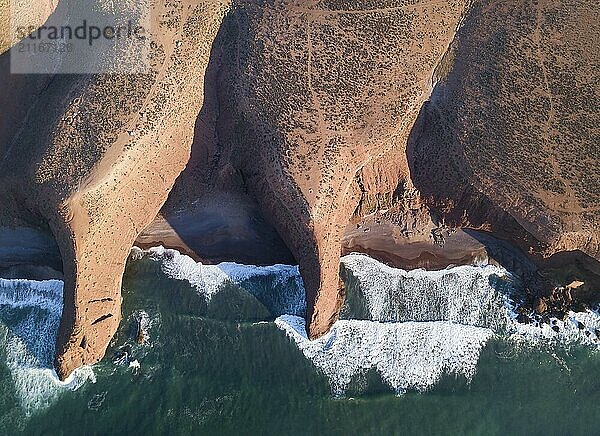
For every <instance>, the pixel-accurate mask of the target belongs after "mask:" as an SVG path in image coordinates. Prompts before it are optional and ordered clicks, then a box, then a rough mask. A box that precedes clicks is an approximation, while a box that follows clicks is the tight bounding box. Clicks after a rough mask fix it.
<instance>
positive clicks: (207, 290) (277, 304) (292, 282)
mask: <svg viewBox="0 0 600 436" xmlns="http://www.w3.org/2000/svg"><path fill="white" fill-rule="evenodd" d="M132 257H133V258H134V259H136V260H138V261H140V260H142V259H148V260H150V261H153V262H158V263H159V265H160V269H161V271H162V272H163V273H164V274H165V275H166V276H167V277H169V278H171V279H176V280H185V281H187V282H188V283H189V284H190V285H191V286H192V287H193V288H194V290H195V291H196V292H197V293H198V294H200V295H201V296H203V297H204V299H205V300H206V302H207V304H210V303H211V302H212V301H213V299H215V297H216V296H217V295H218V294H219V293H221V292H223V291H224V290H226V289H228V290H231V288H232V287H233V288H235V290H236V291H238V292H239V293H242V294H247V295H250V296H252V297H254V298H255V299H256V300H257V301H258V302H259V303H260V304H262V305H264V307H265V308H266V309H267V310H268V311H269V313H271V314H272V315H273V316H279V315H283V314H291V315H298V316H304V314H305V312H306V300H305V292H304V284H303V282H302V278H301V277H300V273H299V271H298V267H297V266H290V265H272V266H252V265H241V264H238V263H233V262H223V263H220V264H218V265H203V264H202V263H200V262H196V261H194V260H193V259H192V258H191V257H189V256H186V255H183V254H181V253H179V252H178V251H177V250H171V249H166V248H164V247H154V248H151V249H149V250H141V249H139V248H137V247H134V248H133V250H132Z"/></svg>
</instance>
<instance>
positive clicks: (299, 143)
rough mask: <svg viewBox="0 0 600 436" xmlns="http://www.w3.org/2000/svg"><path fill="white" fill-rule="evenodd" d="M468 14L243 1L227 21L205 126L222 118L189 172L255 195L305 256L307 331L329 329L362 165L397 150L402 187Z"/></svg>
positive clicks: (440, 7)
mask: <svg viewBox="0 0 600 436" xmlns="http://www.w3.org/2000/svg"><path fill="white" fill-rule="evenodd" d="M463 10H464V2H462V1H448V2H444V3H440V2H430V1H416V2H415V1H385V0H380V1H358V2H334V1H290V2H267V3H259V2H254V1H240V2H237V3H236V5H235V9H234V10H233V11H232V13H231V15H230V16H229V17H228V18H227V20H226V22H225V23H224V25H223V28H222V32H221V33H222V35H221V38H219V39H218V41H217V44H216V47H218V53H215V58H214V68H215V70H216V71H215V72H214V73H213V80H214V82H213V83H214V85H215V87H216V89H217V90H218V91H217V95H215V105H216V106H215V107H216V109H213V110H210V109H207V111H206V114H205V117H204V118H202V119H201V120H200V122H199V125H202V126H205V125H210V124H213V123H214V125H215V126H216V127H215V128H213V129H212V133H213V135H210V136H208V135H198V137H197V138H198V141H197V142H196V143H195V144H194V147H195V148H198V149H199V150H200V151H198V152H197V157H198V159H197V161H195V162H194V161H193V162H192V164H193V165H195V169H194V170H192V169H190V168H188V172H194V171H195V173H196V174H197V176H196V177H195V179H196V180H202V181H207V180H208V181H210V182H209V183H201V184H202V185H203V186H208V185H212V186H216V187H217V189H230V188H229V186H231V185H236V184H237V186H240V185H242V187H241V189H242V190H245V191H246V192H247V193H249V194H250V195H252V196H253V197H254V198H255V199H256V200H257V202H258V204H259V205H260V207H261V210H262V213H263V215H264V216H266V217H267V218H268V220H269V221H270V222H271V223H272V224H273V225H274V226H275V228H276V229H277V230H278V232H279V234H280V235H281V236H282V238H283V239H284V241H285V242H286V244H287V245H288V247H289V248H290V249H291V251H292V253H293V255H294V257H295V258H296V259H297V261H298V263H299V265H300V269H301V273H302V277H303V279H304V282H305V286H306V290H307V303H308V319H309V323H307V326H308V333H309V335H310V337H318V336H320V335H322V334H324V333H325V332H327V331H328V329H329V327H330V326H331V324H332V323H333V322H334V321H335V320H336V319H337V315H338V312H339V309H340V307H341V304H342V302H343V292H342V291H343V290H341V288H340V286H339V258H340V253H341V239H342V236H343V232H344V229H345V228H346V225H347V224H348V222H349V220H350V218H351V216H352V214H353V213H354V211H355V209H356V207H357V205H358V204H359V201H360V195H361V192H360V186H359V183H358V182H357V178H356V176H357V173H358V172H360V171H361V168H363V167H365V166H368V165H369V164H370V163H371V162H373V161H374V160H378V159H379V158H381V157H382V156H386V155H389V153H391V152H392V151H393V150H395V149H399V150H401V151H402V153H397V154H395V156H396V157H397V160H394V161H393V162H388V163H387V167H388V168H389V171H390V174H392V175H393V176H392V177H393V180H394V182H395V183H397V182H398V179H399V178H401V179H402V180H406V181H407V182H408V183H410V179H409V176H408V174H409V171H408V164H407V161H406V154H405V153H404V152H403V151H404V149H405V144H406V138H407V136H408V133H409V132H410V127H411V126H412V124H413V122H414V120H415V118H416V117H417V115H418V112H419V109H420V107H421V105H422V103H423V102H424V101H425V100H426V99H427V98H428V96H429V93H430V91H431V78H432V75H433V71H434V69H435V68H436V66H437V64H438V62H439V61H440V59H441V58H442V56H443V54H444V52H445V51H446V49H447V47H448V45H449V44H450V41H451V40H452V38H453V36H454V32H455V30H456V27H457V25H458V23H459V20H460V17H461V15H462V13H463ZM190 179H192V178H191V177H188V178H187V179H184V181H182V183H186V182H185V180H190ZM224 187H225V188H224ZM183 191H184V190H182V192H183ZM175 192H176V193H177V190H176V191H175ZM183 195H187V194H186V193H184V194H183ZM202 195H206V193H205V192H201V193H200V194H199V196H200V197H201V196H202ZM174 196H176V195H175V194H174ZM173 202H174V203H176V202H177V201H176V199H173ZM166 214H167V215H168V211H167V212H166Z"/></svg>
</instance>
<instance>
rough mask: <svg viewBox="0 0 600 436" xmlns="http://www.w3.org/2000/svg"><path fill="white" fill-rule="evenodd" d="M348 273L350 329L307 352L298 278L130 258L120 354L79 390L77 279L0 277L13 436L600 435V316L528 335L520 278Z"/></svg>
mask: <svg viewBox="0 0 600 436" xmlns="http://www.w3.org/2000/svg"><path fill="white" fill-rule="evenodd" d="M341 275H342V277H343V279H344V281H345V283H346V290H347V302H346V305H345V307H344V310H343V312H342V319H341V320H340V321H338V322H337V323H336V324H335V325H334V327H333V328H332V329H331V331H330V332H329V334H327V335H325V336H324V337H323V338H320V339H319V340H316V341H309V340H308V339H307V338H306V335H305V333H304V320H303V316H304V313H305V310H306V308H305V302H304V290H303V287H302V281H301V279H300V277H299V274H298V269H297V267H294V266H285V265H275V266H272V267H260V268H259V267H253V266H244V265H236V264H231V263H227V264H221V265H216V266H205V265H201V264H197V263H195V262H193V261H192V260H191V259H190V258H188V257H186V256H182V255H181V254H179V253H178V252H176V251H173V250H165V249H162V248H156V249H152V250H149V251H146V252H143V251H141V250H133V252H132V256H131V260H130V262H129V263H128V268H127V272H126V275H125V278H124V284H123V297H124V301H123V321H122V323H121V326H120V328H119V331H118V333H117V335H116V336H115V338H114V340H113V341H112V343H111V346H110V348H109V350H108V352H107V354H106V357H105V358H104V359H103V361H102V362H100V363H98V364H96V365H94V366H92V367H86V368H82V369H80V370H78V371H77V372H76V373H75V374H74V375H73V376H72V377H71V379H70V380H67V381H66V382H65V383H62V382H59V381H58V380H57V379H56V376H55V374H54V373H53V371H52V368H51V363H52V356H53V353H54V339H55V335H56V329H57V327H58V322H59V319H60V312H61V301H62V283H61V282H59V281H45V282H34V281H27V280H0V434H7V435H8V434H10V435H12V434H77V435H79V434H261V435H262V434H348V433H354V434H405V433H410V434H482V435H493V434H598V433H599V432H600V430H599V429H600V377H599V374H600V353H599V344H600V341H599V340H598V337H597V335H598V330H599V329H600V316H598V314H597V313H595V312H587V313H571V314H569V317H568V318H567V319H566V320H552V321H551V322H552V325H548V324H539V325H536V324H528V325H522V324H519V323H518V322H517V321H516V317H515V307H514V303H513V301H515V296H516V295H518V292H519V282H518V280H517V279H515V278H514V277H512V276H511V275H510V274H508V273H507V272H506V271H504V270H502V269H500V268H497V267H493V266H473V267H457V268H452V269H448V270H444V271H437V272H426V271H409V272H407V271H402V270H397V269H393V268H389V267H387V266H385V265H383V264H380V263H379V262H377V261H375V260H373V259H370V258H368V257H366V256H362V255H349V256H346V257H344V258H343V260H342V265H341ZM139 319H143V320H144V325H146V326H147V329H146V335H147V340H146V342H145V343H144V344H138V343H137V342H136V333H135V332H136V326H137V323H138V320H139ZM553 327H554V328H553Z"/></svg>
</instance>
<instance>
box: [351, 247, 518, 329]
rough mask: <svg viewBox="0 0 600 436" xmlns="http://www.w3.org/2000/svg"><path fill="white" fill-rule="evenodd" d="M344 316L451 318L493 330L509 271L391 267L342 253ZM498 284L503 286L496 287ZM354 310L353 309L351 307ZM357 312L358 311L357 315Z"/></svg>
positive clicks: (501, 323)
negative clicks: (344, 287)
mask: <svg viewBox="0 0 600 436" xmlns="http://www.w3.org/2000/svg"><path fill="white" fill-rule="evenodd" d="M342 267H343V271H344V270H345V271H348V272H349V274H345V276H346V279H347V282H350V283H347V286H346V293H347V295H346V298H347V302H346V308H347V310H346V311H345V312H349V313H348V314H347V315H349V317H359V318H363V317H364V318H365V319H370V320H373V321H453V322H456V323H460V324H466V325H473V326H479V327H488V328H491V329H493V330H499V329H501V328H503V327H505V326H506V322H507V316H506V315H507V314H506V310H505V308H504V305H505V301H506V298H507V295H506V294H507V293H508V292H509V291H510V287H511V286H512V281H513V279H512V277H510V275H509V274H508V273H507V271H506V270H504V269H502V268H499V267H496V266H492V265H487V266H481V267H477V266H459V267H455V268H449V269H445V270H441V271H425V270H422V269H417V270H413V271H404V270H402V269H396V268H391V267H389V266H387V265H385V264H382V263H380V262H378V261H376V260H375V259H372V258H370V257H368V256H365V255H362V254H350V255H348V256H345V257H343V258H342ZM500 286H502V287H503V288H504V289H503V290H502V291H503V292H499V291H498V288H499V287H500ZM352 312H358V313H352ZM357 315H358V316H357Z"/></svg>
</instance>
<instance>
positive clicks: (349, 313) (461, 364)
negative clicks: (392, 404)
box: [276, 254, 600, 394]
mask: <svg viewBox="0 0 600 436" xmlns="http://www.w3.org/2000/svg"><path fill="white" fill-rule="evenodd" d="M344 269H345V270H346V271H344ZM342 271H343V274H344V276H345V278H346V279H347V283H346V285H347V286H346V292H347V301H346V304H345V307H344V311H343V315H345V316H346V317H347V318H350V319H346V320H340V321H338V322H336V323H335V324H334V325H333V327H332V329H331V331H330V332H329V333H328V334H327V335H325V336H324V337H322V338H320V339H317V340H314V341H310V340H308V339H307V337H306V333H305V324H304V319H302V318H298V317H293V316H281V317H279V318H278V319H277V320H276V324H277V325H278V326H279V327H280V328H281V329H283V330H284V331H285V332H286V333H287V334H288V335H289V336H290V337H291V338H293V340H294V342H295V344H296V345H297V346H298V348H299V349H300V350H301V351H302V352H303V354H304V355H305V357H306V358H307V359H309V360H310V361H312V362H313V364H314V365H315V366H316V367H317V368H318V369H319V370H320V371H322V372H323V373H324V374H325V375H326V376H327V378H328V380H329V382H330V384H331V387H332V390H333V392H334V393H336V394H340V393H343V392H344V391H345V390H346V389H348V386H349V385H350V383H351V381H352V380H353V379H354V378H355V377H357V376H359V375H361V374H364V373H366V372H367V371H369V370H371V369H376V370H377V371H378V372H379V374H380V375H381V377H382V379H383V380H384V381H385V382H386V383H387V384H388V385H390V386H391V387H392V388H393V389H394V390H395V391H397V392H403V391H405V390H407V389H411V390H417V391H424V390H427V389H429V388H431V387H432V386H433V385H434V384H435V383H436V382H437V381H438V380H439V379H440V377H442V375H443V374H459V375H463V376H464V377H465V378H466V379H467V380H470V379H471V378H472V377H473V375H474V374H475V372H476V369H477V361H478V359H479V355H480V352H481V350H482V348H483V347H484V346H485V344H486V343H487V341H488V340H489V339H490V338H492V337H495V336H496V337H502V338H504V339H506V340H510V341H515V342H524V343H527V344H529V345H535V346H546V345H548V344H550V345H552V344H556V345H561V346H562V345H565V344H569V343H578V344H583V345H591V346H599V345H598V344H600V341H599V340H598V337H597V336H596V335H597V331H598V329H600V316H599V315H598V313H596V312H592V311H588V312H585V313H574V312H571V313H569V315H568V319H567V320H566V321H561V320H556V319H555V320H552V326H551V325H548V324H533V323H532V324H521V323H519V322H518V321H517V316H516V313H515V311H514V309H515V305H514V303H513V301H512V299H511V295H513V293H515V292H516V291H517V289H516V288H517V287H518V281H516V279H514V278H513V277H511V276H510V274H508V273H507V271H506V270H504V269H502V268H499V267H496V266H481V267H475V266H461V267H455V268H449V269H446V270H442V271H424V270H415V271H409V272H407V271H404V270H401V269H395V268H391V267H388V266H386V265H384V264H382V263H380V262H377V261H376V260H374V259H371V258H369V257H367V256H364V255H358V254H352V255H348V256H345V257H343V258H342ZM348 282H349V283H348ZM356 316H358V317H360V318H362V320H356V319H351V318H353V317H356ZM381 321H385V322H381ZM553 326H554V329H553V328H552V327H553Z"/></svg>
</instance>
